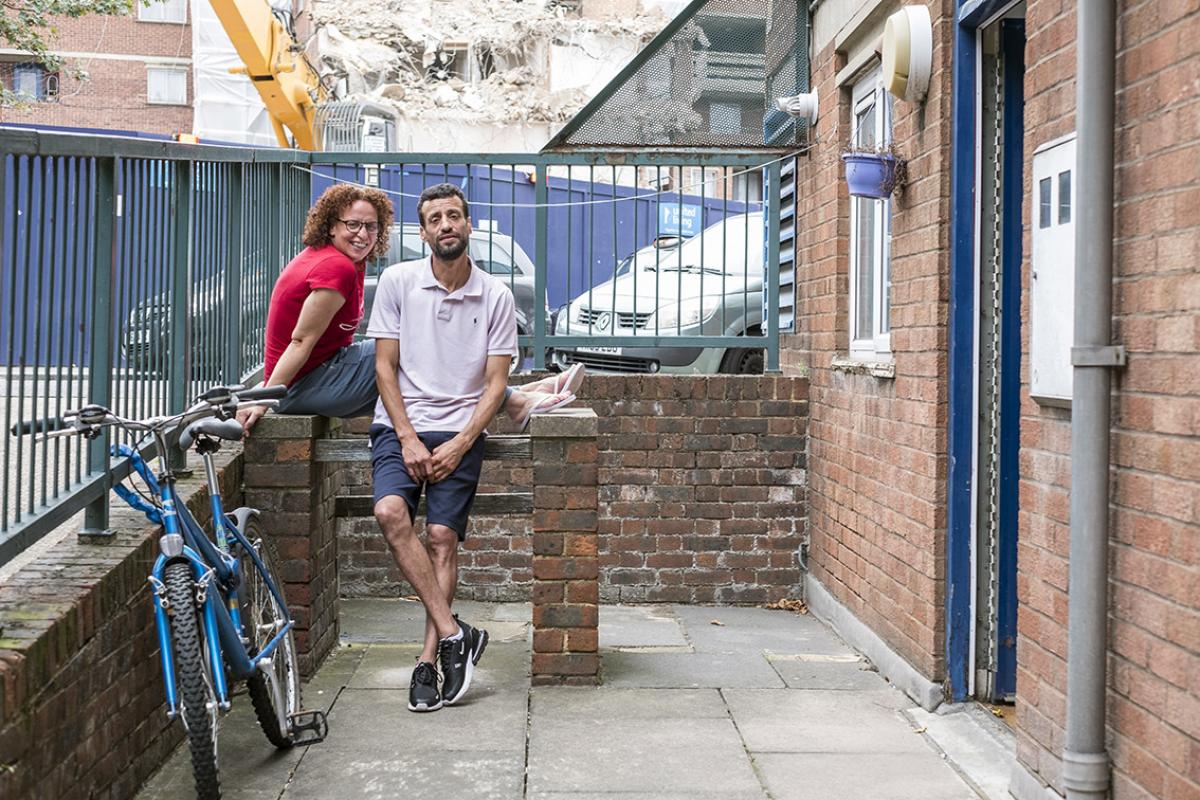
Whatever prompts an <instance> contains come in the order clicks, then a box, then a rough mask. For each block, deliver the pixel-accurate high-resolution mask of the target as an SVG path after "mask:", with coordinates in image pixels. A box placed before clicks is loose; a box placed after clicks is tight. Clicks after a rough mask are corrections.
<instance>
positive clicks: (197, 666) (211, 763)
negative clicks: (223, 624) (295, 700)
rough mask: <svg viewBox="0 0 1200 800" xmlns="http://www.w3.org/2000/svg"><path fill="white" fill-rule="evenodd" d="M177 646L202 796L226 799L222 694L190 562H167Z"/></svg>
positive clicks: (180, 681)
mask: <svg viewBox="0 0 1200 800" xmlns="http://www.w3.org/2000/svg"><path fill="white" fill-rule="evenodd" d="M163 580H164V583H165V584H166V587H167V603H168V608H169V614H170V620H171V644H172V646H173V647H174V649H175V675H176V683H177V684H178V686H179V688H180V693H181V694H182V695H183V706H182V712H183V727H184V729H185V730H186V731H187V739H188V750H190V751H191V754H192V774H193V776H194V777H195V779H196V797H198V798H200V800H220V797H221V786H220V783H219V781H218V778H217V708H218V706H217V696H216V691H215V690H214V689H213V682H212V680H211V676H210V670H209V665H208V661H207V659H206V655H205V653H206V648H205V647H204V641H203V639H202V638H201V627H200V623H199V617H198V613H199V609H198V608H197V607H196V584H195V582H194V581H193V580H192V569H191V566H190V565H189V564H187V563H182V562H177V563H174V564H170V565H168V566H167V569H166V572H165V574H164V576H163Z"/></svg>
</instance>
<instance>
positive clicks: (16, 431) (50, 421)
mask: <svg viewBox="0 0 1200 800" xmlns="http://www.w3.org/2000/svg"><path fill="white" fill-rule="evenodd" d="M69 427H70V426H69V425H68V424H67V423H66V421H65V420H63V418H62V417H45V418H43V419H35V420H30V421H28V422H14V423H13V425H12V427H11V428H9V429H8V432H9V434H10V435H12V436H27V435H29V434H31V433H50V432H51V431H61V430H63V429H64V428H69Z"/></svg>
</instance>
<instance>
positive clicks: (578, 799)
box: [525, 789, 767, 800]
mask: <svg viewBox="0 0 1200 800" xmlns="http://www.w3.org/2000/svg"><path fill="white" fill-rule="evenodd" d="M525 797H526V800H767V793H766V792H765V791H763V790H761V789H760V790H758V791H753V792H750V791H747V792H703V791H693V792H659V791H650V792H530V793H529V794H527V795H526V796H525Z"/></svg>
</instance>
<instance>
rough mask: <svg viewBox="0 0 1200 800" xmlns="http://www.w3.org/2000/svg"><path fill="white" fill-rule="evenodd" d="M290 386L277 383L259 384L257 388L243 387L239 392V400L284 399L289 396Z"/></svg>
mask: <svg viewBox="0 0 1200 800" xmlns="http://www.w3.org/2000/svg"><path fill="white" fill-rule="evenodd" d="M287 393H288V387H286V386H284V385H282V384H277V385H275V386H259V387H258V388H257V389H243V390H242V391H240V392H238V393H237V398H238V400H243V401H250V400H282V399H283V398H284V397H286V396H287Z"/></svg>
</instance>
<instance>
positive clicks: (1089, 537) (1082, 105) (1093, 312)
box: [1062, 0, 1125, 800]
mask: <svg viewBox="0 0 1200 800" xmlns="http://www.w3.org/2000/svg"><path fill="white" fill-rule="evenodd" d="M1076 9H1077V11H1076V14H1077V26H1078V27H1077V36H1076V42H1077V45H1076V52H1077V58H1076V64H1077V70H1076V90H1075V107H1076V111H1075V114H1076V128H1077V131H1078V133H1077V150H1076V152H1077V153H1078V155H1077V156H1076V169H1075V175H1076V184H1077V189H1076V197H1077V201H1076V204H1075V207H1076V224H1075V252H1076V254H1077V255H1076V262H1075V263H1076V267H1075V346H1074V347H1073V348H1072V350H1071V363H1072V364H1073V365H1074V370H1073V371H1074V398H1073V400H1072V404H1071V550H1070V574H1069V580H1070V589H1069V611H1068V622H1067V732H1066V745H1065V747H1064V750H1063V773H1062V775H1063V786H1064V788H1065V789H1066V791H1067V800H1085V798H1087V799H1088V800H1092V799H1093V798H1104V797H1107V796H1108V787H1109V761H1108V753H1107V752H1106V750H1105V744H1104V735H1105V721H1104V718H1105V694H1106V690H1107V680H1106V669H1105V668H1106V659H1107V657H1108V642H1107V632H1108V505H1109V496H1108V486H1109V477H1108V473H1109V430H1110V406H1109V403H1110V391H1111V384H1112V368H1113V367H1117V366H1120V365H1122V364H1123V363H1124V358H1125V354H1124V349H1123V348H1121V347H1113V346H1112V345H1111V328H1112V291H1113V285H1112V271H1113V269H1112V254H1113V119H1114V112H1113V107H1114V100H1113V87H1114V83H1115V81H1114V66H1113V65H1114V62H1115V50H1116V3H1115V0H1095V1H1089V2H1086V3H1079V4H1078V5H1076Z"/></svg>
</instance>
